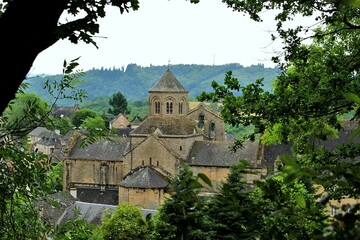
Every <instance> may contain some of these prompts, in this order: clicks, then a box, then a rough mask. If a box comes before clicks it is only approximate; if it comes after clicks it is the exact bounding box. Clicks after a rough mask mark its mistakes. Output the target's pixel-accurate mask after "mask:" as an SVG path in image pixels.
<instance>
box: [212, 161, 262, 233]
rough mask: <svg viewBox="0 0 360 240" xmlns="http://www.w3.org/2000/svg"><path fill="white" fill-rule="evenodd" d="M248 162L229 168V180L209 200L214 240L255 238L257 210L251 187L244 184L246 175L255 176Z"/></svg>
mask: <svg viewBox="0 0 360 240" xmlns="http://www.w3.org/2000/svg"><path fill="white" fill-rule="evenodd" d="M252 173H253V171H252V170H251V169H250V168H249V164H248V163H247V162H246V161H240V162H239V163H238V164H236V165H233V166H232V167H231V168H230V173H229V175H228V176H227V178H226V180H225V181H224V182H223V183H222V184H221V186H220V187H219V190H218V192H217V193H216V194H215V196H213V197H212V198H210V204H209V208H208V210H207V211H206V213H207V214H208V215H209V217H210V219H211V224H210V226H211V229H212V231H213V232H214V233H215V235H214V239H220V238H222V239H229V240H230V239H249V238H251V237H253V236H256V229H255V228H253V225H254V224H255V221H256V219H257V218H258V216H257V212H256V211H257V208H256V206H254V205H253V203H252V201H251V199H250V197H249V196H250V194H251V188H250V185H249V184H247V183H246V181H245V178H244V176H245V174H252Z"/></svg>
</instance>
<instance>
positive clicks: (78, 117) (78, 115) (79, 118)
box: [71, 109, 97, 127]
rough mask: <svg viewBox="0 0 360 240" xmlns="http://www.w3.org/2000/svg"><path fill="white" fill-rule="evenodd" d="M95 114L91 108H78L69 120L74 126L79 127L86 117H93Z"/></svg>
mask: <svg viewBox="0 0 360 240" xmlns="http://www.w3.org/2000/svg"><path fill="white" fill-rule="evenodd" d="M96 116H97V114H96V112H95V111H93V110H90V109H80V110H78V111H76V112H75V114H74V116H73V117H72V119H71V122H72V124H73V125H74V126H75V127H80V125H81V124H83V122H84V121H85V119H86V118H88V117H89V118H95V117H96Z"/></svg>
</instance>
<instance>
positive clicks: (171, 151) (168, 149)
mask: <svg viewBox="0 0 360 240" xmlns="http://www.w3.org/2000/svg"><path fill="white" fill-rule="evenodd" d="M156 130H158V129H156ZM156 132H157V131H155V132H154V133H152V134H150V135H149V136H147V137H146V138H145V139H144V140H143V141H141V142H139V143H138V144H136V145H135V146H132V148H131V149H129V151H128V152H126V153H125V154H124V156H125V155H127V154H130V152H132V151H135V149H136V148H138V147H140V146H141V145H142V144H144V143H145V142H146V141H151V140H152V139H153V140H155V141H156V142H157V143H159V144H160V145H161V146H163V147H164V148H165V149H166V150H167V151H169V154H171V155H173V156H174V157H175V158H177V159H181V160H182V161H183V159H182V157H181V156H180V155H179V154H178V153H177V152H175V151H173V150H172V149H171V148H169V147H168V146H167V145H166V144H164V143H163V142H162V141H161V140H160V138H159V136H158V135H157V133H156ZM156 142H155V143H156ZM155 143H154V142H153V143H152V145H153V146H154V144H155Z"/></svg>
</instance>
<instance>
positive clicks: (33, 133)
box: [29, 127, 49, 137]
mask: <svg viewBox="0 0 360 240" xmlns="http://www.w3.org/2000/svg"><path fill="white" fill-rule="evenodd" d="M48 131H49V130H47V129H46V128H44V127H37V128H35V129H34V130H32V131H31V132H30V133H29V136H34V137H41V136H42V135H44V134H45V133H47V132H48Z"/></svg>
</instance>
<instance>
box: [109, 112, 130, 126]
mask: <svg viewBox="0 0 360 240" xmlns="http://www.w3.org/2000/svg"><path fill="white" fill-rule="evenodd" d="M129 125H130V122H129V120H128V118H127V116H126V115H125V114H123V113H119V114H118V115H117V116H116V117H115V118H114V119H112V120H111V121H110V122H109V128H110V129H112V128H116V129H119V128H121V129H124V128H127V127H129Z"/></svg>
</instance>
